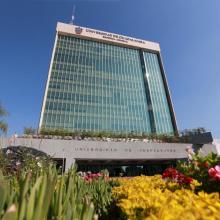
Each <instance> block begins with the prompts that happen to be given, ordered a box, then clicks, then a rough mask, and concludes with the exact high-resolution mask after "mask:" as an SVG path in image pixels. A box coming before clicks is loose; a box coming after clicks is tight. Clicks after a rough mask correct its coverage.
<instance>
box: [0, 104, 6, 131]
mask: <svg viewBox="0 0 220 220" xmlns="http://www.w3.org/2000/svg"><path fill="white" fill-rule="evenodd" d="M7 115H8V112H7V111H6V110H5V109H4V108H3V106H2V105H1V103H0V131H2V132H3V133H7V131H8V124H7V123H6V122H5V120H4V118H3V117H4V116H7ZM2 118H3V119H2Z"/></svg>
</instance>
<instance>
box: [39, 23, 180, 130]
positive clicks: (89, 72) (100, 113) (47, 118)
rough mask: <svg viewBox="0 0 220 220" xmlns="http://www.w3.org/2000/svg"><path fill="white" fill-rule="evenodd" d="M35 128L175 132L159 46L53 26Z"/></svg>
mask: <svg viewBox="0 0 220 220" xmlns="http://www.w3.org/2000/svg"><path fill="white" fill-rule="evenodd" d="M56 30H57V32H56V39H55V44H54V48H53V54H52V59H51V63H50V68H49V73H48V80H47V84H46V90H45V95H44V100H43V105H42V111H41V117H40V124H39V128H40V129H41V128H46V129H65V130H69V131H76V130H85V131H110V132H123V133H128V132H138V133H140V132H146V133H157V134H161V133H174V132H175V131H177V127H176V121H175V115H174V111H173V107H172V103H171V99H170V95H169V89H168V85H167V81H166V77H165V73H164V69H163V65H162V60H161V54H160V47H159V44H157V43H153V42H149V41H144V40H140V39H135V38H131V37H127V36H122V35H118V34H113V33H109V32H104V31H98V30H94V29H90V28H84V27H78V26H74V25H71V24H64V23H59V22H58V23H57V29H56Z"/></svg>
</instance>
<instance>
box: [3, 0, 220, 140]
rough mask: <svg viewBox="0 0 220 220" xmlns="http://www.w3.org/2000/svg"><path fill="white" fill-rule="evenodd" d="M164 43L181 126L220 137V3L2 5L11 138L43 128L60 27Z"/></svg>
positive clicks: (90, 0) (28, 1) (108, 0)
mask: <svg viewBox="0 0 220 220" xmlns="http://www.w3.org/2000/svg"><path fill="white" fill-rule="evenodd" d="M73 4H74V5H75V6H76V12H75V23H76V24H77V25H81V26H87V27H91V28H94V29H100V30H105V31H109V32H113V33H118V34H123V35H128V36H132V37H137V38H142V39H146V40H151V41H156V42H159V43H160V46H161V49H162V56H163V61H164V65H165V70H166V74H167V78H168V82H169V87H170V90H171V95H172V100H173V104H174V109H175V112H176V117H177V122H178V127H179V129H180V130H182V129H185V128H195V127H205V128H206V129H207V130H211V131H212V132H213V134H214V137H220V86H219V85H220V13H219V10H220V1H219V0H211V1H210V0H78V1H73V0H20V1H18V0H14V1H13V0H10V1H8V0H1V1H0V82H1V83H0V100H1V102H2V104H3V105H4V106H5V108H6V109H7V110H8V112H9V113H10V115H9V117H7V121H8V124H9V134H12V133H14V132H17V133H20V134H21V133H22V132H23V127H25V126H28V127H29V126H32V127H37V126H38V121H39V117H40V110H41V104H42V100H43V94H44V88H45V83H46V79H47V74H48V68H49V62H50V57H51V53H52V47H53V43H54V38H55V27H56V22H57V21H62V22H69V21H70V18H71V13H72V7H73Z"/></svg>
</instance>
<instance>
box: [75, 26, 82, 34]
mask: <svg viewBox="0 0 220 220" xmlns="http://www.w3.org/2000/svg"><path fill="white" fill-rule="evenodd" d="M82 31H83V29H82V28H81V27H76V28H75V33H76V34H81V33H82Z"/></svg>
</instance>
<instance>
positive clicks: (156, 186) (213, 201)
mask: <svg viewBox="0 0 220 220" xmlns="http://www.w3.org/2000/svg"><path fill="white" fill-rule="evenodd" d="M119 182H120V184H121V185H120V186H118V187H114V188H113V190H112V192H113V196H114V198H115V202H116V205H117V207H119V208H120V210H121V212H120V215H119V216H118V217H117V218H120V219H152V220H156V219H158V220H159V219H160V220H162V219H184V220H185V219H192V220H193V219H204V220H205V219H219V209H220V199H219V194H218V193H212V194H207V193H204V192H199V193H198V194H195V193H194V191H193V189H194V188H195V186H196V185H197V182H194V181H192V182H191V183H190V185H189V188H188V189H185V188H184V187H183V186H182V185H181V184H179V183H178V181H177V182H175V181H164V180H163V179H162V177H161V176H160V175H157V176H153V177H148V176H141V177H135V178H131V179H126V180H125V179H120V180H119ZM187 184H188V183H187Z"/></svg>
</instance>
